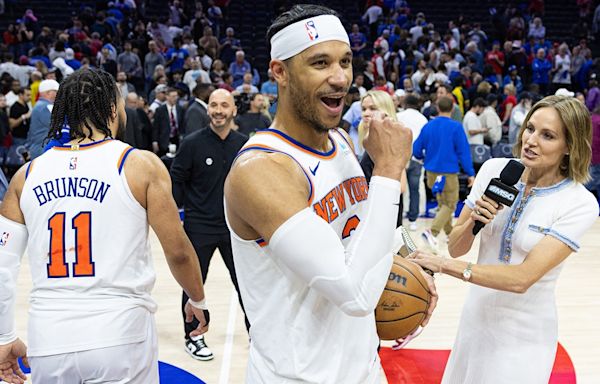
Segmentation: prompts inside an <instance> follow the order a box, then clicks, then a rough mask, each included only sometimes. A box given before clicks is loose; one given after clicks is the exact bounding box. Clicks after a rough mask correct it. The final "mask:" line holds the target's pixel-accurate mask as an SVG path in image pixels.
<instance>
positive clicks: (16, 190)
mask: <svg viewBox="0 0 600 384" xmlns="http://www.w3.org/2000/svg"><path fill="white" fill-rule="evenodd" d="M26 167H27V164H26V165H25V166H23V167H22V168H21V169H19V170H18V171H17V173H16V174H15V175H14V176H13V178H12V179H11V182H10V184H9V186H8V190H7V192H6V194H5V195H4V200H3V201H2V204H0V216H3V217H4V218H6V219H8V220H11V221H13V222H16V223H19V224H24V223H25V219H24V218H23V213H22V212H21V208H20V206H19V198H20V195H21V190H22V188H23V183H24V182H25V170H26ZM0 257H4V258H5V259H4V260H0V275H2V280H3V281H2V282H4V283H6V282H7V281H8V280H12V279H14V278H16V276H12V275H13V273H10V272H8V271H9V270H10V269H13V271H14V266H12V265H11V264H13V263H14V261H11V260H8V258H9V256H8V255H3V254H0ZM17 263H18V262H17ZM16 269H17V273H18V266H17V267H16ZM5 272H8V273H9V274H10V276H7V275H4V273H5ZM0 285H1V284H0ZM5 289H7V288H2V290H5ZM6 293H7V292H4V294H6ZM15 294H16V292H14V290H13V292H12V295H15ZM0 296H4V295H0ZM9 300H10V299H9ZM6 304H7V305H8V306H11V305H12V304H11V303H9V302H7V303H6ZM2 306H3V307H4V305H2ZM4 316H14V315H13V313H12V311H11V310H10V308H3V309H2V310H0V317H2V318H1V320H0V322H2V323H3V324H4V323H6V324H8V323H10V322H12V321H14V319H7V318H4ZM0 333H2V332H0ZM0 344H3V343H0ZM26 356H27V347H26V346H25V344H24V343H23V342H22V341H21V340H20V339H18V338H17V339H16V340H13V341H11V342H9V343H7V344H4V345H0V380H4V381H6V382H7V383H19V384H20V383H24V382H25V380H26V379H27V378H26V376H25V374H24V373H23V371H21V368H20V367H19V364H18V362H17V359H18V358H19V357H21V358H23V361H24V363H25V365H26V366H29V365H28V364H27V357H26Z"/></svg>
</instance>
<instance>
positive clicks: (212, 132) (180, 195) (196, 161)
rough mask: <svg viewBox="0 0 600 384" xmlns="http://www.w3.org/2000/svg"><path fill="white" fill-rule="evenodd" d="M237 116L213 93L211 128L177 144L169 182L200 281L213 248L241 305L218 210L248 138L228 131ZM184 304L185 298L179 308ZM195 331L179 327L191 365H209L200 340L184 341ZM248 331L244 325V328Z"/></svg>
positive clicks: (230, 103) (223, 95)
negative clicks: (196, 362) (202, 362)
mask: <svg viewBox="0 0 600 384" xmlns="http://www.w3.org/2000/svg"><path fill="white" fill-rule="evenodd" d="M236 113H237V109H236V107H235V102H234V100H233V96H232V95H231V93H230V92H229V91H227V90H225V89H217V90H216V91H214V92H213V93H212V94H211V95H210V98H209V99H208V116H209V118H210V123H209V125H208V126H207V127H203V129H201V130H199V131H195V132H193V133H191V134H189V135H187V136H186V137H185V138H184V140H183V141H182V142H181V146H180V148H179V151H178V152H177V155H176V156H175V158H174V160H173V164H172V165H171V178H172V180H173V195H174V197H175V201H176V202H177V205H178V206H180V207H181V206H183V207H184V212H185V219H184V221H183V225H184V229H185V231H186V233H187V235H188V237H189V238H190V240H191V242H192V244H193V245H194V248H195V250H196V253H197V254H198V258H199V260H200V267H201V269H202V280H203V281H206V276H207V274H208V266H209V264H210V259H211V258H212V255H213V253H214V251H215V249H217V248H218V249H219V252H220V253H221V257H223V261H224V262H225V265H226V266H227V269H229V275H230V276H231V281H232V282H233V285H234V286H235V289H236V290H237V292H238V298H239V301H240V305H242V299H241V297H240V296H239V288H238V283H237V278H236V275H235V268H234V265H233V255H232V252H231V239H230V238H229V230H228V229H227V225H226V223H225V214H224V210H223V185H224V183H225V178H226V177H227V174H228V173H229V169H230V168H231V164H232V163H233V160H234V159H235V156H236V154H237V152H238V151H239V150H240V148H242V146H243V145H244V143H245V142H246V141H247V140H248V137H247V136H245V135H243V134H241V133H239V132H236V131H235V130H233V129H232V128H233V119H234V117H235V115H236ZM187 300H188V297H187V295H186V294H185V292H184V293H183V298H182V308H183V304H185V303H186V302H187ZM242 309H243V305H242ZM182 313H183V312H182ZM183 318H184V320H185V314H184V315H183ZM194 324H195V325H194ZM196 326H197V324H196V320H195V319H194V322H192V323H186V322H185V321H184V329H185V349H186V351H187V352H188V353H189V354H190V355H191V356H192V357H193V358H194V359H196V360H211V359H212V358H213V354H212V352H211V351H210V349H209V348H208V347H207V346H206V343H205V341H204V336H198V337H190V336H189V334H190V332H191V331H192V330H194V329H195V328H196ZM249 327H250V325H249V323H248V319H246V328H247V329H248V328H249Z"/></svg>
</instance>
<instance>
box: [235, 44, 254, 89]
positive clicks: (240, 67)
mask: <svg viewBox="0 0 600 384" xmlns="http://www.w3.org/2000/svg"><path fill="white" fill-rule="evenodd" d="M245 57H246V54H245V53H244V51H242V50H239V51H237V52H236V53H235V61H233V62H232V63H231V64H230V65H229V73H231V75H232V76H233V84H232V86H233V87H234V88H235V87H237V86H239V85H241V84H242V83H243V82H244V74H246V73H247V72H251V71H252V67H251V66H250V63H249V62H247V61H246V60H245Z"/></svg>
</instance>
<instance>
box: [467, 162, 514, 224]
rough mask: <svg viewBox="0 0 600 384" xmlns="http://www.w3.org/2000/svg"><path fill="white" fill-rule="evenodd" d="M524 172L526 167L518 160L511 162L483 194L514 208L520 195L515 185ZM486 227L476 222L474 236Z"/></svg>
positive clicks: (491, 181)
mask: <svg viewBox="0 0 600 384" xmlns="http://www.w3.org/2000/svg"><path fill="white" fill-rule="evenodd" d="M524 170H525V166H524V165H523V164H521V163H519V162H518V161H517V160H511V161H509V162H508V164H506V166H505V167H504V169H503V170H502V172H500V178H497V177H495V178H493V179H492V180H490V183H489V184H488V186H487V188H486V189H485V192H483V194H484V195H486V196H487V197H489V198H490V199H492V200H494V201H495V202H496V203H500V204H503V205H506V206H507V207H510V206H512V205H513V203H514V202H515V199H516V198H517V195H518V194H519V190H518V189H517V188H515V187H514V185H515V184H517V182H518V181H519V179H520V178H521V175H522V174H523V171H524ZM484 226H485V224H484V223H482V222H481V221H479V220H477V221H475V226H474V227H473V235H477V234H478V233H479V231H481V229H482V228H483V227H484Z"/></svg>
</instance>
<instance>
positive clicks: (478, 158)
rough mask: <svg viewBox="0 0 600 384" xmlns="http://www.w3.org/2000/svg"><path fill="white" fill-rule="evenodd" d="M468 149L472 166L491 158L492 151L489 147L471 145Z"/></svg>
mask: <svg viewBox="0 0 600 384" xmlns="http://www.w3.org/2000/svg"><path fill="white" fill-rule="evenodd" d="M470 147H471V158H472V159H473V164H477V165H481V164H483V163H485V162H486V161H487V160H489V159H491V158H492V150H491V148H490V146H489V145H485V144H471V145H470Z"/></svg>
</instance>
